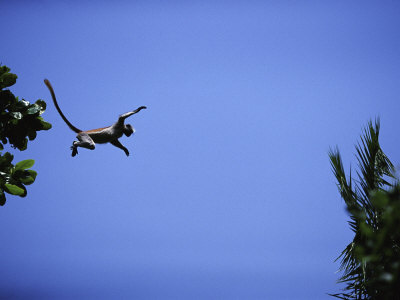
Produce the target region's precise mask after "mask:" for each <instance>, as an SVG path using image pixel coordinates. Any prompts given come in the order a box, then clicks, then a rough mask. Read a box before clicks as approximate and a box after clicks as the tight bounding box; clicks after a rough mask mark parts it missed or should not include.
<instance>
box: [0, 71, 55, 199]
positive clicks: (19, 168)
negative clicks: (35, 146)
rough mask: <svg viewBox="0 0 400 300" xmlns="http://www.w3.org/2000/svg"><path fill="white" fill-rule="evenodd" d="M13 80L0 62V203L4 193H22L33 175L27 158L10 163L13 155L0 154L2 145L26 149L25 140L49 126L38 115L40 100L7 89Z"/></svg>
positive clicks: (33, 179)
mask: <svg viewBox="0 0 400 300" xmlns="http://www.w3.org/2000/svg"><path fill="white" fill-rule="evenodd" d="M16 81H17V75H15V74H13V73H10V68H8V67H7V66H1V65H0V205H4V204H5V202H6V196H5V193H9V194H12V195H17V196H20V197H25V196H26V194H27V190H26V187H25V186H26V185H30V184H32V183H33V182H34V181H35V178H36V175H37V173H36V172H35V171H33V170H30V168H31V167H32V166H33V164H34V161H33V160H31V159H28V160H23V161H20V162H18V163H17V164H16V165H15V166H14V165H13V164H12V160H13V158H14V156H13V155H11V154H10V153H9V152H6V153H4V155H3V154H2V151H3V150H4V145H5V144H7V143H9V144H10V145H11V147H13V148H14V149H18V150H20V151H23V150H26V149H27V146H28V140H30V141H33V140H34V139H35V138H36V136H37V132H38V131H41V130H49V129H50V128H51V124H50V123H48V122H46V121H44V119H43V118H42V117H41V114H42V113H43V112H44V111H45V110H46V103H45V102H44V101H43V100H37V101H36V102H35V103H33V104H31V103H29V102H28V101H26V100H24V99H22V100H20V99H18V97H15V96H14V95H13V93H12V92H11V91H10V90H9V89H8V88H9V87H10V86H12V85H14V84H15V83H16Z"/></svg>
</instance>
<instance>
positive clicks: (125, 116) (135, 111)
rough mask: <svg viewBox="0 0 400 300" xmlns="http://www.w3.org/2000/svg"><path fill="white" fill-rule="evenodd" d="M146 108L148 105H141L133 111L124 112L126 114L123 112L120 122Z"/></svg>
mask: <svg viewBox="0 0 400 300" xmlns="http://www.w3.org/2000/svg"><path fill="white" fill-rule="evenodd" d="M146 108H147V107H146V106H141V107H139V108H137V109H135V110H133V111H130V112H127V113H124V114H122V115H120V116H119V119H118V122H124V121H125V119H126V118H127V117H130V116H132V115H134V114H136V113H138V112H139V111H141V110H142V109H146Z"/></svg>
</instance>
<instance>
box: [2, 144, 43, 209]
mask: <svg viewBox="0 0 400 300" xmlns="http://www.w3.org/2000/svg"><path fill="white" fill-rule="evenodd" d="M13 159H14V156H13V155H12V154H10V153H9V152H6V153H4V155H2V154H0V170H1V171H0V205H4V204H5V202H6V196H5V192H7V193H9V194H11V195H16V196H20V197H25V196H26V194H27V190H26V187H25V185H30V184H32V183H33V182H34V181H35V179H36V175H37V173H36V171H34V170H29V169H30V168H31V167H32V166H33V164H34V163H35V161H34V160H33V159H27V160H23V161H20V162H18V163H17V164H16V165H13V164H12V160H13Z"/></svg>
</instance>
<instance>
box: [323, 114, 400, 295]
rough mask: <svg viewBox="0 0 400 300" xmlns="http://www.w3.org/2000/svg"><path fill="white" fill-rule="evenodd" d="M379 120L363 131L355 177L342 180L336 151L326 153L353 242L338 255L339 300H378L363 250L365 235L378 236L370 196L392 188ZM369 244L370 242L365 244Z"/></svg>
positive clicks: (375, 211) (390, 166)
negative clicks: (380, 138) (344, 205)
mask: <svg viewBox="0 0 400 300" xmlns="http://www.w3.org/2000/svg"><path fill="white" fill-rule="evenodd" d="M379 129H380V122H379V119H377V120H375V124H372V121H370V122H369V123H368V125H367V126H366V127H365V128H364V132H363V135H362V136H361V141H360V142H359V143H358V144H357V145H356V152H357V153H356V157H357V161H358V171H357V177H356V178H355V179H354V178H353V177H352V174H351V169H350V175H349V177H346V174H345V172H344V169H343V163H342V158H341V155H340V152H339V149H338V148H337V147H336V148H335V149H331V150H330V151H329V158H330V163H331V166H332V170H333V173H334V175H335V177H336V180H337V186H338V189H339V192H340V195H341V197H342V198H343V200H344V202H345V204H346V207H347V210H348V212H349V214H350V221H349V222H348V223H349V225H350V228H351V230H352V231H353V232H354V238H353V240H352V241H351V242H350V243H349V244H348V245H347V247H346V248H345V249H344V250H343V251H342V253H341V254H340V256H339V257H338V259H341V265H340V271H342V272H343V276H342V277H341V278H340V279H339V282H342V283H346V287H345V289H344V291H343V292H342V293H339V294H333V295H331V296H335V297H337V298H340V299H382V298H379V297H378V298H377V297H374V295H371V293H375V292H376V290H374V291H372V292H371V289H370V286H369V283H370V281H371V280H373V279H374V276H376V272H375V271H376V270H375V269H374V268H373V267H372V266H371V264H370V263H369V259H368V257H367V256H365V255H364V256H363V249H364V248H363V246H364V245H365V244H366V243H367V239H368V234H366V233H373V232H378V231H379V228H380V225H381V223H382V219H381V214H382V208H381V207H380V206H379V205H375V202H374V197H373V195H374V193H376V192H378V191H387V190H388V189H391V188H393V186H394V184H392V183H391V182H389V180H390V181H394V166H393V164H392V163H391V162H390V160H389V159H388V158H387V156H386V155H385V154H384V153H383V151H382V149H381V147H380V145H379ZM369 243H371V242H369Z"/></svg>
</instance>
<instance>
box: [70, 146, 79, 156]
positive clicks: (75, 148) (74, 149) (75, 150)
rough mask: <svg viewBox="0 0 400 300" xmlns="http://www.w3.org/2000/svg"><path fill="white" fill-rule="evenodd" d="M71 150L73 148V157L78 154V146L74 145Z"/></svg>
mask: <svg viewBox="0 0 400 300" xmlns="http://www.w3.org/2000/svg"><path fill="white" fill-rule="evenodd" d="M71 150H72V157H74V156H75V155H77V154H78V147H76V146H74V145H72V146H71Z"/></svg>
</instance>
